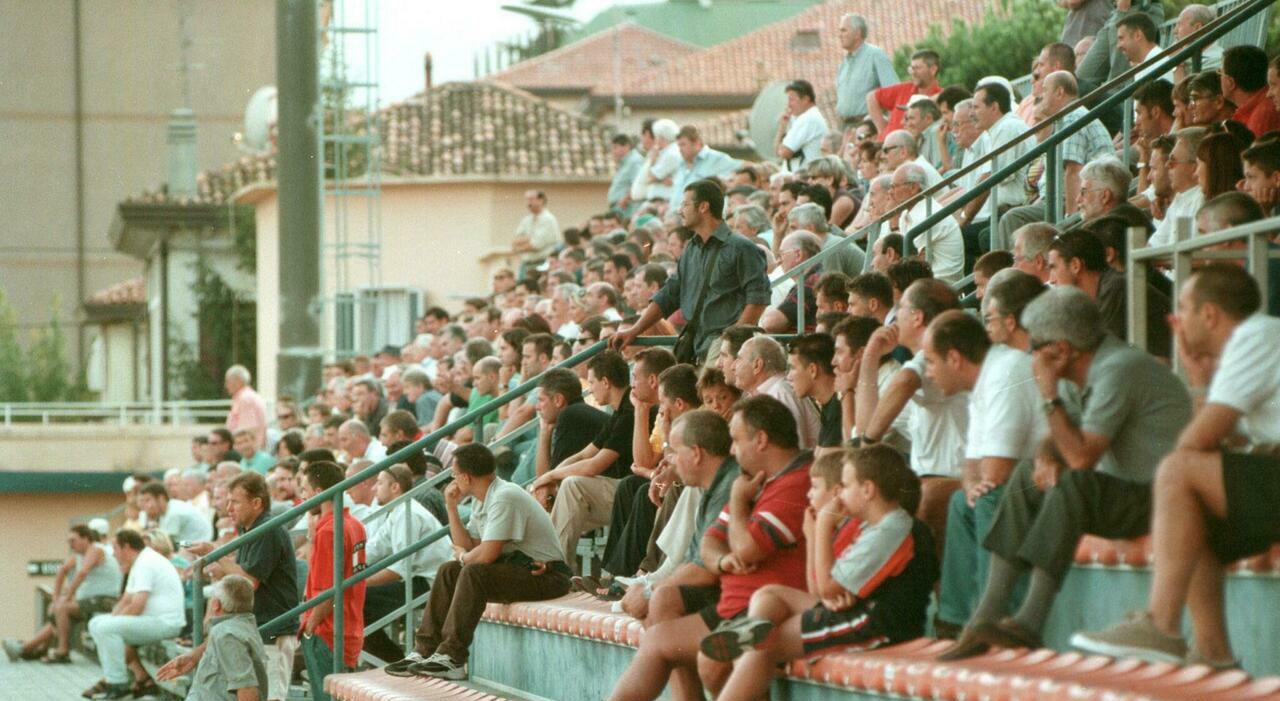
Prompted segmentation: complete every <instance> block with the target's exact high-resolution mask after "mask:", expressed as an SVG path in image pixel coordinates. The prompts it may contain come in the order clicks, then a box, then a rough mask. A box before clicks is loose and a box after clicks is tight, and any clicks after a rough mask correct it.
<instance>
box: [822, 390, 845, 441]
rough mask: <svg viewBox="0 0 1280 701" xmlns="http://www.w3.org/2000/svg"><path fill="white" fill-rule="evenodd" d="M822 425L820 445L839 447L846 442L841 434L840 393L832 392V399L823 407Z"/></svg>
mask: <svg viewBox="0 0 1280 701" xmlns="http://www.w3.org/2000/svg"><path fill="white" fill-rule="evenodd" d="M820 408H821V410H822V414H821V425H820V427H819V428H818V447H820V448H839V447H840V445H841V444H842V443H844V438H843V437H842V436H841V435H840V434H841V425H840V423H841V419H842V418H843V417H842V416H841V413H840V395H839V394H832V395H831V399H828V400H827V403H826V404H823V405H822V406H821V407H820Z"/></svg>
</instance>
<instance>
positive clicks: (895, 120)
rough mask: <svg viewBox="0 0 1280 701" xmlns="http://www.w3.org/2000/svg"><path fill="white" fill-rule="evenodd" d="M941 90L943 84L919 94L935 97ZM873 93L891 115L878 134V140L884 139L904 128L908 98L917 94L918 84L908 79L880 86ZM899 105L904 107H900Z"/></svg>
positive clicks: (878, 102)
mask: <svg viewBox="0 0 1280 701" xmlns="http://www.w3.org/2000/svg"><path fill="white" fill-rule="evenodd" d="M940 92H942V86H940V85H935V86H933V88H931V89H929V90H924V91H921V92H920V93H919V94H921V95H927V96H929V97H933V96H934V95H937V94H938V93H940ZM872 94H874V95H875V96H876V104H878V105H880V109H881V110H884V113H885V114H887V115H888V116H889V123H888V124H887V125H885V128H884V130H883V131H881V132H880V133H879V134H877V135H876V140H877V141H884V137H885V136H886V135H888V134H890V133H892V132H895V131H897V130H899V129H901V128H902V122H903V121H904V120H905V119H906V117H907V111H906V106H907V100H910V99H911V96H912V95H915V94H917V91H916V84H915V83H913V82H911V81H909V80H908V81H907V82H905V83H898V84H897V85H888V86H885V87H883V88H878V89H877V90H876V91H875V92H874V93H872ZM899 107H902V108H903V109H898V108H899Z"/></svg>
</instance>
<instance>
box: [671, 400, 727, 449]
mask: <svg viewBox="0 0 1280 701" xmlns="http://www.w3.org/2000/svg"><path fill="white" fill-rule="evenodd" d="M671 432H672V433H673V434H674V433H679V434H680V442H682V443H684V444H685V445H686V446H688V447H690V448H702V449H703V450H705V451H707V452H708V453H711V454H712V455H717V456H725V455H728V454H729V447H730V445H731V444H732V442H733V441H732V439H731V438H730V437H729V425H728V424H726V423H725V421H724V418H723V417H721V416H720V415H719V414H717V413H715V412H714V411H711V410H710V409H694V410H693V411H686V412H685V413H683V414H681V415H680V417H679V418H677V419H676V420H675V421H674V422H673V423H672V424H671Z"/></svg>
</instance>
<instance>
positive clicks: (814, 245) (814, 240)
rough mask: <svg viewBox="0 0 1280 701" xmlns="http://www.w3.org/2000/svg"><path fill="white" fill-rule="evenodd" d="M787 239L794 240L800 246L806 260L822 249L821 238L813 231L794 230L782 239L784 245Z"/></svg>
mask: <svg viewBox="0 0 1280 701" xmlns="http://www.w3.org/2000/svg"><path fill="white" fill-rule="evenodd" d="M787 241H794V242H795V244H796V245H797V246H799V247H800V252H801V253H803V254H804V257H805V259H806V260H807V259H809V258H812V257H814V256H816V255H818V252H819V251H821V250H822V241H821V239H819V238H818V235H817V234H815V233H813V232H812V231H804V230H801V231H793V232H791V233H789V234H787V236H786V238H784V239H782V243H783V245H786V243H787ZM779 250H781V246H779Z"/></svg>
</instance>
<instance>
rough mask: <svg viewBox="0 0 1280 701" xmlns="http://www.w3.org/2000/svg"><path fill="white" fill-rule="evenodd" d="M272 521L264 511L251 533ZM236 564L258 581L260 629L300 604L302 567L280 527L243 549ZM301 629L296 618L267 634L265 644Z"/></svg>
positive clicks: (255, 599)
mask: <svg viewBox="0 0 1280 701" xmlns="http://www.w3.org/2000/svg"><path fill="white" fill-rule="evenodd" d="M269 518H270V514H269V513H267V512H263V514H262V515H261V516H259V517H258V520H257V521H254V522H253V526H251V527H250V529H249V530H253V529H255V528H258V527H259V526H261V525H262V524H263V523H265V522H266V521H267V519H269ZM236 564H238V565H240V567H241V568H243V569H244V571H245V572H248V573H249V575H250V576H252V577H253V578H254V579H256V580H258V588H257V590H256V591H254V593H253V617H254V619H255V620H256V621H257V622H258V625H259V626H262V625H264V624H266V623H269V622H270V621H271V620H272V619H274V618H275V617H276V616H279V615H280V614H282V613H285V612H287V611H288V610H289V609H292V608H293V607H294V606H297V605H298V603H299V600H298V565H297V562H296V561H295V560H294V557H293V543H292V542H291V541H290V540H289V534H288V532H286V531H285V529H284V528H282V527H280V526H276V527H275V528H272V529H270V530H269V532H268V533H267V534H266V535H264V536H262V537H261V538H259V539H257V540H255V541H253V542H251V543H246V544H245V545H242V546H240V551H239V554H237V555H236ZM297 630H298V619H297V618H296V617H295V618H292V619H290V620H288V621H286V622H285V623H283V624H281V625H279V626H278V627H276V628H275V629H274V630H272V631H269V632H263V634H262V640H263V642H270V641H272V640H274V639H275V638H276V636H279V635H291V634H293V633H294V632H296V631H297Z"/></svg>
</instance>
